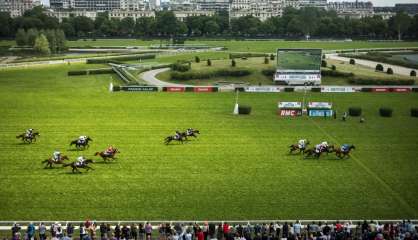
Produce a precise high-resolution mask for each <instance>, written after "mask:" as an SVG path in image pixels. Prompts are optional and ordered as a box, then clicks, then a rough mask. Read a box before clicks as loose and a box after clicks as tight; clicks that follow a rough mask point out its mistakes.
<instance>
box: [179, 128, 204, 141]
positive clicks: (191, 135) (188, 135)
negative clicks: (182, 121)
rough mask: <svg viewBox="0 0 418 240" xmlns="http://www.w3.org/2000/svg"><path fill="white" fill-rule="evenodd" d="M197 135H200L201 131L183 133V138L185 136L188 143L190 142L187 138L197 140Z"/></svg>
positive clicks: (193, 130)
mask: <svg viewBox="0 0 418 240" xmlns="http://www.w3.org/2000/svg"><path fill="white" fill-rule="evenodd" d="M196 134H200V131H199V130H197V129H192V130H191V131H190V132H189V131H186V132H182V133H181V136H184V139H185V140H186V141H188V139H187V137H194V138H197V135H196Z"/></svg>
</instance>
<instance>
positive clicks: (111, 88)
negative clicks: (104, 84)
mask: <svg viewBox="0 0 418 240" xmlns="http://www.w3.org/2000/svg"><path fill="white" fill-rule="evenodd" d="M109 92H113V83H112V82H111V83H110V84H109Z"/></svg>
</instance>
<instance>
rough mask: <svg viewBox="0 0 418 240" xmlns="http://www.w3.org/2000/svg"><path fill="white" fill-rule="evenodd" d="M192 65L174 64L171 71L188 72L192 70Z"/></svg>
mask: <svg viewBox="0 0 418 240" xmlns="http://www.w3.org/2000/svg"><path fill="white" fill-rule="evenodd" d="M190 68H191V67H190V64H183V63H173V64H172V65H171V70H173V71H178V72H187V71H189V70H190Z"/></svg>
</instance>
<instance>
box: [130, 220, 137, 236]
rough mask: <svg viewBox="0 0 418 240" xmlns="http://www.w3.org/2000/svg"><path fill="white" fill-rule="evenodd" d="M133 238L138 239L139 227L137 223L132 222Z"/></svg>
mask: <svg viewBox="0 0 418 240" xmlns="http://www.w3.org/2000/svg"><path fill="white" fill-rule="evenodd" d="M130 229H131V239H134V240H138V227H137V226H136V224H131V227H130Z"/></svg>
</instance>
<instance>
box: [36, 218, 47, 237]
mask: <svg viewBox="0 0 418 240" xmlns="http://www.w3.org/2000/svg"><path fill="white" fill-rule="evenodd" d="M38 230H39V240H46V226H45V224H44V223H43V222H41V224H39V227H38Z"/></svg>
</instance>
